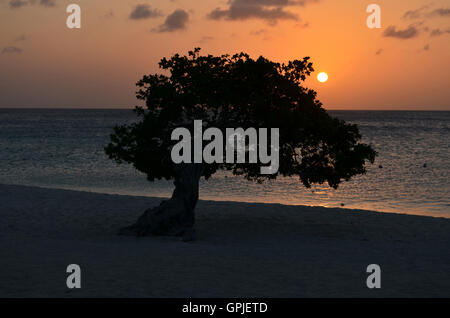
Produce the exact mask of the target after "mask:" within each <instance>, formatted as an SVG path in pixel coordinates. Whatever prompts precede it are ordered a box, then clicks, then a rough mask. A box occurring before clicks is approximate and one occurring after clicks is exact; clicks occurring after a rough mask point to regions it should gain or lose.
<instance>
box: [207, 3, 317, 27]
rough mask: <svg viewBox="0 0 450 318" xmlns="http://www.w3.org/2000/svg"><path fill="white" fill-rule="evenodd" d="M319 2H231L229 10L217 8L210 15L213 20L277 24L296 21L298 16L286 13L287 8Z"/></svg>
mask: <svg viewBox="0 0 450 318" xmlns="http://www.w3.org/2000/svg"><path fill="white" fill-rule="evenodd" d="M307 2H317V0H302V1H301V0H229V6H228V8H225V9H222V8H216V9H214V10H213V11H211V12H210V13H209V14H208V18H209V19H212V20H222V19H223V20H234V21H236V20H248V19H260V20H265V21H268V22H269V23H270V24H275V23H277V22H278V21H279V20H294V21H297V20H298V19H299V18H298V16H297V14H294V13H292V12H289V11H286V8H287V7H293V6H304V5H305V4H306V3H307Z"/></svg>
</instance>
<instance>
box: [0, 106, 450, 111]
mask: <svg viewBox="0 0 450 318" xmlns="http://www.w3.org/2000/svg"><path fill="white" fill-rule="evenodd" d="M323 108H324V109H325V110H326V111H399V112H401V111H409V112H414V111H417V112H426V111H433V112H448V111H450V107H449V108H448V109H439V108H431V109H417V108H414V109H409V108H405V109H388V108H373V109H366V108H358V109H350V108H332V109H328V108H325V107H323ZM3 109H5V110H10V109H36V110H39V109H41V110H44V109H45V110H133V109H134V107H42V106H7V107H4V106H0V110H3Z"/></svg>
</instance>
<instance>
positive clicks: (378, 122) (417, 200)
mask: <svg viewBox="0 0 450 318" xmlns="http://www.w3.org/2000/svg"><path fill="white" fill-rule="evenodd" d="M331 114H332V115H335V116H338V117H340V118H342V119H345V120H347V121H349V122H353V123H356V124H358V125H359V127H360V130H361V132H362V134H363V136H364V141H365V142H368V143H372V144H373V145H374V147H375V148H376V150H377V151H378V152H379V157H378V159H377V162H376V163H375V164H374V165H373V166H371V167H370V168H369V171H368V173H367V174H366V175H364V176H358V177H356V178H354V179H352V180H351V181H350V182H347V183H343V184H342V185H341V186H340V187H339V189H338V190H333V189H329V188H328V187H327V186H325V185H322V186H315V187H313V188H312V189H306V188H304V187H303V186H302V185H301V183H299V182H298V180H297V179H296V178H282V179H279V180H276V181H272V182H269V183H265V184H254V183H251V182H248V181H245V180H243V179H242V178H239V177H234V176H232V175H230V174H228V173H225V172H220V173H218V174H216V175H215V176H214V177H213V178H212V179H211V180H208V182H203V181H202V183H201V188H200V196H201V198H202V199H209V200H233V201H248V202H271V203H283V204H296V205H297V204H298V205H320V206H327V207H340V206H342V205H344V206H345V207H347V208H355V209H360V208H361V209H370V210H378V211H386V212H399V213H410V214H423V215H434V216H442V217H450V196H449V193H450V181H449V171H450V163H449V162H450V160H449V158H450V156H449V154H450V150H449V141H450V139H449V136H450V112H406V111H405V112H404V111H395V112H394V111H392V112H385V111H332V112H331ZM134 119H135V116H134V114H133V113H132V112H131V111H130V110H43V109H26V110H25V109H20V110H17V109H16V110H12V109H0V149H1V151H0V162H1V165H0V183H4V184H20V185H31V186H42V187H52V188H63V189H73V190H87V191H93V192H104V193H114V194H129V195H144V196H169V195H170V194H171V191H172V189H173V186H172V183H171V182H169V181H157V182H154V183H149V182H148V181H146V178H145V176H144V175H143V174H141V173H139V172H137V171H135V170H134V169H133V168H132V167H131V166H127V165H117V164H115V163H114V162H112V161H111V160H109V159H108V158H107V157H106V156H105V154H104V152H103V147H104V146H105V145H106V144H107V143H108V140H109V134H110V133H111V128H112V127H113V126H114V125H115V124H117V123H126V122H132V121H133V120H134ZM379 165H382V167H383V168H382V169H380V168H379ZM424 165H425V166H424Z"/></svg>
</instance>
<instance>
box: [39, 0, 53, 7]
mask: <svg viewBox="0 0 450 318" xmlns="http://www.w3.org/2000/svg"><path fill="white" fill-rule="evenodd" d="M39 4H40V5H41V6H44V7H54V6H56V2H55V0H40V1H39Z"/></svg>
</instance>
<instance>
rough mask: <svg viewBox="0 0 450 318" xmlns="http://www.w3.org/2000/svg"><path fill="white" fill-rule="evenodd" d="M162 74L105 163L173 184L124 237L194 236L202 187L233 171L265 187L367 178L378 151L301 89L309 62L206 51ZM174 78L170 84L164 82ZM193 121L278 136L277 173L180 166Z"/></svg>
mask: <svg viewBox="0 0 450 318" xmlns="http://www.w3.org/2000/svg"><path fill="white" fill-rule="evenodd" d="M159 66H160V68H161V69H163V70H164V71H165V72H164V74H153V75H146V76H144V77H143V78H142V79H141V80H140V81H139V82H138V83H137V86H138V87H139V90H138V92H137V93H136V94H137V98H138V99H139V100H142V101H145V107H139V106H137V107H136V108H135V110H134V111H135V113H136V115H137V116H138V119H139V120H138V121H137V122H136V123H133V124H130V125H122V126H116V127H115V128H114V134H112V135H111V141H110V143H109V144H108V146H107V147H106V148H105V152H106V154H107V155H108V156H109V157H110V158H111V159H113V160H115V161H117V162H118V163H122V162H126V163H131V164H133V166H134V167H135V168H136V169H137V170H139V171H141V172H143V173H145V174H146V175H147V178H148V180H149V181H154V180H155V179H162V178H165V179H168V180H174V185H175V190H174V192H173V195H172V197H171V198H170V199H169V200H166V201H163V202H162V203H161V205H160V206H158V207H155V208H151V209H148V210H147V211H145V213H144V214H143V215H142V216H141V217H140V218H139V219H138V221H137V222H136V223H135V224H133V225H131V226H129V227H126V228H124V229H122V230H121V231H120V233H121V234H128V235H189V233H192V228H193V226H194V221H195V217H194V210H195V206H196V203H197V201H198V196H199V190H198V187H199V180H200V178H201V177H202V176H204V177H205V178H206V179H208V178H209V177H211V176H212V175H213V174H214V173H215V172H216V171H217V170H219V169H225V170H230V171H232V172H233V174H235V175H242V176H243V177H245V178H247V179H248V180H253V181H257V182H262V181H264V180H265V179H275V178H277V177H278V176H298V177H299V180H300V181H301V182H302V183H303V185H305V186H306V187H310V186H311V184H313V183H324V182H327V183H328V184H329V185H330V186H331V187H333V188H337V187H338V185H339V183H340V182H341V181H343V180H345V181H348V180H349V179H350V178H351V177H352V176H355V175H358V174H363V173H365V171H366V170H365V165H366V162H367V161H368V162H370V163H373V162H374V159H375V156H376V152H375V151H374V150H373V149H372V148H371V146H369V145H366V144H363V143H360V139H361V135H360V133H359V131H358V128H357V126H356V125H353V124H347V123H345V122H344V121H342V120H339V119H336V118H332V117H331V116H330V115H329V114H328V113H327V112H326V111H325V110H324V109H323V108H322V104H321V103H320V102H319V101H318V100H317V98H316V96H317V94H316V92H315V91H313V90H311V89H307V88H304V87H303V86H302V85H301V84H302V82H303V81H304V80H305V79H306V77H307V76H309V75H310V74H311V73H312V72H313V71H314V69H313V66H312V63H311V62H310V61H309V57H305V58H304V59H303V60H294V61H290V62H289V63H287V64H280V63H275V62H272V61H270V60H268V59H265V58H263V57H259V58H258V59H256V60H254V59H252V58H250V57H249V55H247V54H244V53H240V54H236V55H233V56H230V55H222V56H213V55H207V56H202V55H201V54H200V49H199V48H196V49H195V50H194V51H190V52H189V54H188V55H187V56H180V55H179V54H175V55H174V56H172V57H171V58H170V59H166V58H163V59H162V60H161V61H160V63H159ZM165 74H168V75H165ZM194 120H202V121H203V122H204V123H206V125H207V127H217V128H219V129H221V130H222V131H224V130H225V128H228V127H232V128H237V127H242V128H244V129H247V128H249V127H255V128H258V127H267V128H279V135H280V137H279V138H280V139H279V145H280V146H279V158H280V162H279V170H278V172H277V173H275V174H266V175H263V174H260V166H261V164H260V163H246V164H243V163H233V164H230V163H211V164H204V163H203V164H201V163H181V164H174V163H173V161H172V159H171V148H172V147H173V145H174V144H175V143H176V141H172V140H171V132H172V131H173V129H175V128H177V127H185V128H187V129H189V130H190V131H192V130H193V122H194Z"/></svg>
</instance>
